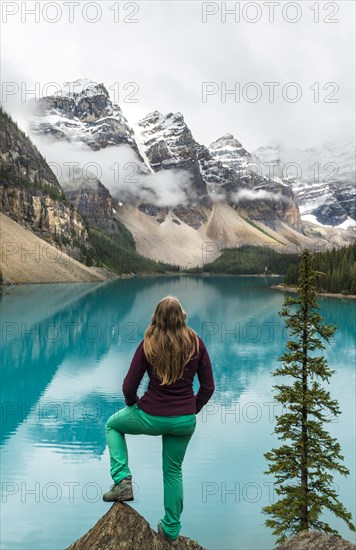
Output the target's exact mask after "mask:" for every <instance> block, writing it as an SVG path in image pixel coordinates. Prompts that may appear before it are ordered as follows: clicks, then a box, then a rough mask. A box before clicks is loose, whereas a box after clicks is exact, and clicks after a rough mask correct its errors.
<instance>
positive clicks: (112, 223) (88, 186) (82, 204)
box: [62, 168, 119, 234]
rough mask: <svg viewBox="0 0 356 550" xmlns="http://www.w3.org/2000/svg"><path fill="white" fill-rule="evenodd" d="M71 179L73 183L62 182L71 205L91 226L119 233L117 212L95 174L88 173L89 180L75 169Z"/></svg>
mask: <svg viewBox="0 0 356 550" xmlns="http://www.w3.org/2000/svg"><path fill="white" fill-rule="evenodd" d="M89 176H90V179H89ZM71 179H72V181H71V182H69V181H65V180H64V181H62V185H63V188H64V193H65V195H66V197H67V198H68V200H69V201H70V203H71V204H73V205H74V206H75V208H76V209H77V210H78V211H79V212H80V213H81V214H83V215H84V216H85V218H86V220H87V222H88V223H89V224H91V225H93V226H95V227H98V228H100V229H103V230H104V231H107V232H108V233H112V234H114V233H117V232H118V231H119V229H118V224H117V220H116V218H115V212H116V211H115V208H114V206H113V199H112V197H111V195H110V193H109V191H108V190H107V189H106V187H104V185H103V184H102V183H101V182H100V180H98V178H96V177H95V176H94V175H93V174H91V175H90V174H89V173H87V178H84V177H83V173H82V171H81V170H80V169H78V168H74V169H73V172H72V174H71Z"/></svg>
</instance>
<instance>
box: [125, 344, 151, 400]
mask: <svg viewBox="0 0 356 550" xmlns="http://www.w3.org/2000/svg"><path fill="white" fill-rule="evenodd" d="M146 370H147V360H146V356H145V354H144V351H143V340H142V342H141V343H140V344H139V346H138V348H137V349H136V351H135V354H134V356H133V358H132V361H131V364H130V368H129V370H128V372H127V374H126V376H125V378H124V381H123V384H122V393H123V394H124V397H125V403H126V405H128V406H130V405H134V404H135V403H136V402H137V400H138V399H139V397H138V395H137V393H136V392H137V389H138V387H139V385H140V382H141V380H142V378H143V375H144V374H145V372H146Z"/></svg>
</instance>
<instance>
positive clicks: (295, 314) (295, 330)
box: [262, 249, 355, 544]
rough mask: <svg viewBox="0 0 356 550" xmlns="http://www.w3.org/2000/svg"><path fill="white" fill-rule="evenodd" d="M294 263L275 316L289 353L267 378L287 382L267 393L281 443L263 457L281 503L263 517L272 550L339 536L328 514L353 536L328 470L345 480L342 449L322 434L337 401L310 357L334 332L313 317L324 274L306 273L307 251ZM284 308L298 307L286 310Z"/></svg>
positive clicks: (323, 367)
mask: <svg viewBox="0 0 356 550" xmlns="http://www.w3.org/2000/svg"><path fill="white" fill-rule="evenodd" d="M299 257H300V261H299V266H298V267H299V270H298V292H297V294H296V295H295V297H290V296H287V297H286V298H285V300H284V303H283V306H282V310H281V311H280V312H279V315H280V316H281V317H284V318H285V326H286V327H288V328H289V330H290V335H289V337H290V339H289V340H288V342H287V344H286V347H287V349H288V351H286V352H285V353H283V354H282V355H281V356H280V357H279V358H278V360H279V361H282V362H283V366H282V367H279V368H277V369H276V370H274V371H273V372H272V375H273V376H288V377H289V378H290V383H289V384H288V383H287V384H278V385H274V386H273V387H274V388H275V389H276V390H277V391H278V394H277V395H276V397H275V399H276V401H278V402H279V403H281V404H282V405H283V407H285V409H284V411H285V412H284V413H283V414H281V415H280V416H278V417H276V425H275V429H274V432H275V433H276V434H278V439H280V440H281V441H283V442H284V443H283V444H282V446H281V447H279V448H277V449H272V450H271V451H270V452H267V453H264V457H265V458H266V460H267V461H268V462H269V465H268V466H269V467H268V470H267V471H265V472H264V473H266V474H272V475H274V476H275V491H276V494H277V495H279V496H281V498H280V499H279V500H278V501H277V502H274V503H273V504H270V505H268V506H265V507H263V509H262V511H263V513H265V514H268V515H270V516H271V518H268V519H266V521H265V524H266V525H267V527H271V528H272V529H273V534H274V535H276V536H278V540H277V543H278V544H279V543H281V542H283V541H285V540H286V539H287V538H288V537H290V536H292V535H294V534H296V533H298V532H299V531H303V530H316V531H323V532H326V533H329V534H334V535H338V534H339V533H338V532H337V531H336V530H335V529H333V528H331V527H330V525H329V524H327V523H325V522H323V521H321V519H320V516H321V515H322V513H323V510H324V509H326V508H327V509H329V510H330V511H331V512H333V513H334V514H335V515H336V516H337V517H338V518H341V519H342V520H343V521H345V522H346V524H347V525H348V527H349V528H350V529H351V530H352V531H355V525H354V524H353V522H352V515H351V513H350V512H348V511H347V510H346V508H345V507H344V505H343V504H342V503H341V502H340V501H339V500H338V494H337V491H336V490H335V486H334V484H333V475H332V472H333V471H334V472H338V473H340V474H342V475H344V476H347V475H348V474H349V473H350V472H349V470H348V469H347V468H346V467H345V466H344V465H343V464H342V461H343V459H344V457H343V455H342V454H341V452H340V451H341V447H340V444H339V443H338V442H337V440H336V439H335V438H333V437H331V435H330V434H329V433H328V432H327V431H326V430H325V429H324V424H325V423H327V422H331V421H332V420H333V418H332V415H334V417H335V416H336V415H339V414H340V413H341V411H340V409H339V405H338V402H337V401H336V400H334V399H332V398H331V396H330V393H329V391H327V390H326V389H325V388H324V387H323V386H322V384H321V383H320V381H321V382H327V383H328V384H329V379H330V377H331V375H332V374H333V373H334V372H335V371H333V370H331V369H330V368H329V367H328V365H327V361H326V359H325V358H324V357H323V356H322V355H320V354H319V355H317V354H315V353H313V352H317V351H318V350H321V349H325V346H324V344H323V342H322V340H321V339H323V340H325V341H326V342H328V343H329V339H330V338H331V336H332V335H333V334H334V332H335V331H336V330H337V326H334V325H332V324H328V325H326V324H323V323H322V317H321V315H320V314H319V313H317V311H316V309H320V307H319V306H318V304H317V303H316V284H315V280H316V279H317V278H318V277H321V276H322V275H323V273H322V272H319V271H314V270H313V269H312V264H313V260H314V256H313V254H312V253H311V252H310V251H309V250H307V249H305V250H303V252H302V253H301V254H300V255H299ZM290 306H297V307H296V309H295V310H293V311H291V309H290ZM320 338H321V339H320Z"/></svg>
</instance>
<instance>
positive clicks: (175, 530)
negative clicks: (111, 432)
mask: <svg viewBox="0 0 356 550" xmlns="http://www.w3.org/2000/svg"><path fill="white" fill-rule="evenodd" d="M194 428H195V425H194ZM194 428H193V431H192V432H191V433H188V434H187V435H172V434H165V435H163V436H162V442H163V447H162V459H163V486H164V509H165V515H164V518H163V519H162V520H161V524H162V527H163V530H164V531H165V533H166V534H167V536H168V537H169V538H171V539H175V538H177V537H178V535H179V532H180V530H181V527H182V523H181V521H180V517H181V514H182V510H183V476H182V463H183V459H184V456H185V452H186V450H187V446H188V443H189V441H190V439H191V437H192V435H193V432H194Z"/></svg>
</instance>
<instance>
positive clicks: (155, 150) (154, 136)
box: [138, 111, 212, 208]
mask: <svg viewBox="0 0 356 550" xmlns="http://www.w3.org/2000/svg"><path fill="white" fill-rule="evenodd" d="M138 125H139V127H140V128H141V129H142V130H141V132H142V133H141V140H142V144H143V146H144V147H145V154H146V157H147V159H148V161H149V163H150V166H151V168H152V169H153V170H154V171H155V172H158V171H160V170H175V171H180V172H182V173H185V174H186V177H187V182H189V186H187V187H186V196H187V203H188V205H191V206H195V207H199V206H204V207H207V208H209V207H211V205H212V201H211V198H210V196H209V193H208V190H207V187H206V182H205V181H204V179H203V177H202V174H201V172H200V167H199V160H198V149H199V144H198V143H197V142H196V141H195V140H194V139H193V136H192V133H191V131H190V130H189V128H188V126H187V125H186V123H185V122H184V118H183V115H182V114H181V113H175V114H174V113H169V114H167V115H162V114H161V113H159V112H158V111H153V112H152V113H149V114H148V115H147V116H146V117H145V118H143V119H142V120H140V121H139V123H138Z"/></svg>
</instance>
